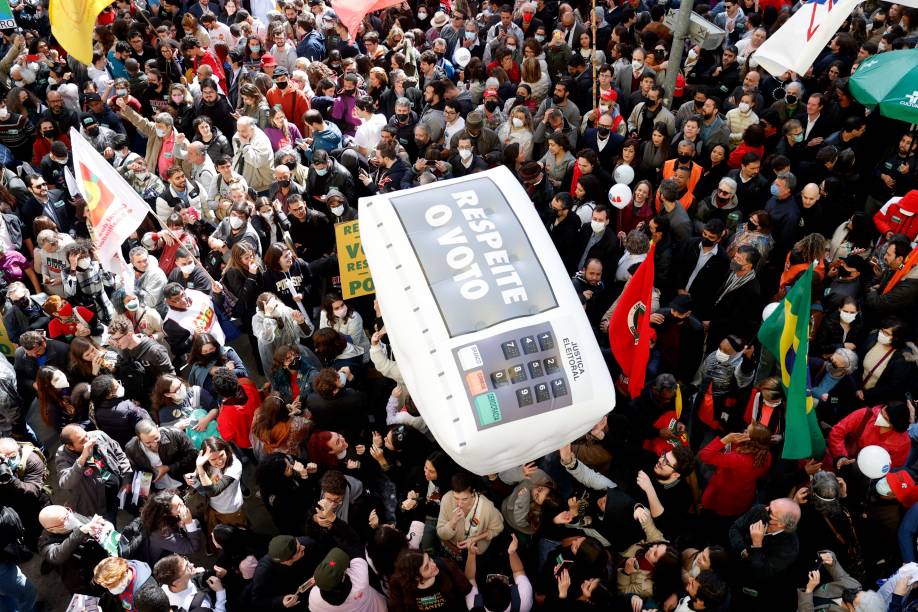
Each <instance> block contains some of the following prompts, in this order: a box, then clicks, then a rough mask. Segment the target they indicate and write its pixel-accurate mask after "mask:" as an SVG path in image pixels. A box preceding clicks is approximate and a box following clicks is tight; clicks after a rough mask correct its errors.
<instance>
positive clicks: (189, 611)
mask: <svg viewBox="0 0 918 612" xmlns="http://www.w3.org/2000/svg"><path fill="white" fill-rule="evenodd" d="M211 575H213V574H212V573H210V572H205V573H204V574H196V575H195V576H194V577H193V578H192V579H191V582H192V583H193V584H194V586H195V587H196V588H197V589H198V592H197V593H195V594H194V596H193V597H192V598H191V601H190V602H189V603H188V607H187V608H183V607H181V606H169V610H171V611H172V612H211V611H212V610H213V604H214V600H215V599H216V598H215V597H214V596H213V595H212V593H213V591H212V590H211V589H210V587H209V586H207V582H206V579H205V576H211ZM205 602H206V603H207V604H209V605H206V606H205V605H204V604H205Z"/></svg>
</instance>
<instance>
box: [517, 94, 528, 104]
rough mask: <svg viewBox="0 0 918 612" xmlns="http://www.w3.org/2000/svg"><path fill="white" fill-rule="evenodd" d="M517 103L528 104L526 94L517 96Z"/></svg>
mask: <svg viewBox="0 0 918 612" xmlns="http://www.w3.org/2000/svg"><path fill="white" fill-rule="evenodd" d="M516 103H517V104H526V96H517V97H516Z"/></svg>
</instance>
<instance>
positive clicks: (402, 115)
mask: <svg viewBox="0 0 918 612" xmlns="http://www.w3.org/2000/svg"><path fill="white" fill-rule="evenodd" d="M395 118H396V119H398V121H399V123H405V122H406V121H408V113H395Z"/></svg>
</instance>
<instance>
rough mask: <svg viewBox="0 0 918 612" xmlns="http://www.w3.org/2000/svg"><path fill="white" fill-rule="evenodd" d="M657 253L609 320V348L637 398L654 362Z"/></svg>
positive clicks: (629, 286) (627, 288)
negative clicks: (652, 323) (652, 324)
mask: <svg viewBox="0 0 918 612" xmlns="http://www.w3.org/2000/svg"><path fill="white" fill-rule="evenodd" d="M653 252H654V245H653V244H651V245H650V251H648V252H647V258H646V259H645V260H644V261H643V262H641V265H640V266H639V267H638V269H637V272H635V273H634V276H632V277H631V280H629V281H628V284H627V285H625V290H624V291H622V295H621V297H619V298H618V304H616V305H615V310H614V311H613V312H612V318H611V319H610V320H609V344H610V345H611V347H612V354H613V355H615V360H616V361H617V362H618V364H619V366H621V368H622V375H623V376H624V377H626V378H627V381H628V393H629V394H630V395H631V397H632V398H635V397H637V396H638V395H639V394H640V393H641V389H643V388H644V375H645V374H646V373H647V361H648V360H649V359H650V332H651V329H650V315H651V314H653V313H652V312H651V311H650V305H651V304H652V300H653Z"/></svg>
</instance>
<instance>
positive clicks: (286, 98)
mask: <svg viewBox="0 0 918 612" xmlns="http://www.w3.org/2000/svg"><path fill="white" fill-rule="evenodd" d="M265 98H266V99H267V100H268V105H269V106H271V107H272V108H273V107H274V105H275V104H280V105H281V110H283V111H284V116H285V117H287V121H289V122H290V123H292V124H293V125H295V126H296V127H297V129H298V130H300V134H302V135H303V136H306V135H307V134H309V128H308V127H307V126H306V124H305V123H304V122H303V115H305V114H306V111H308V110H309V98H307V97H306V94H304V93H303V92H302V91H300V90H298V89H294V88H293V85H292V84H291V83H290V82H289V81H288V84H287V88H286V89H284V90H280V89H278V88H277V85H275V86H274V87H272V88H271V89H269V90H268V93H266V94H265Z"/></svg>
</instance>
